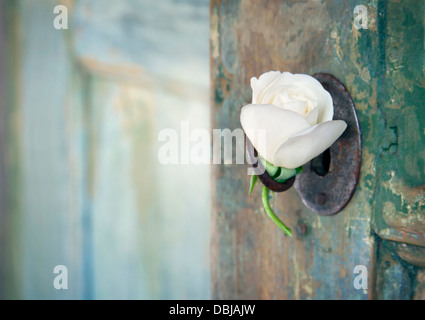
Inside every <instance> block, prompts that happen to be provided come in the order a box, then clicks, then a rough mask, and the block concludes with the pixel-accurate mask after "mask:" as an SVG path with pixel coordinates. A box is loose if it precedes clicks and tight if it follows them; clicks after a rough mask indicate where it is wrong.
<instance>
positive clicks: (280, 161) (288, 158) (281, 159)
mask: <svg viewBox="0 0 425 320" xmlns="http://www.w3.org/2000/svg"><path fill="white" fill-rule="evenodd" d="M346 128H347V124H346V123H345V121H342V120H334V121H327V122H323V123H320V124H318V125H315V126H313V127H310V128H307V129H305V130H303V131H301V132H298V133H297V134H294V135H293V136H291V137H290V138H289V139H287V140H286V141H284V142H283V143H282V144H281V145H280V146H279V147H278V148H277V149H276V153H275V155H274V158H273V164H274V165H275V166H279V167H284V168H288V169H295V168H297V167H299V166H302V165H304V164H305V163H307V162H309V161H310V160H311V159H313V158H315V157H317V156H318V155H319V154H321V153H322V152H323V151H325V150H326V149H327V148H329V147H330V146H331V145H332V144H333V143H334V142H335V141H336V140H337V139H338V138H339V136H340V135H341V134H342V133H343V132H344V130H345V129H346Z"/></svg>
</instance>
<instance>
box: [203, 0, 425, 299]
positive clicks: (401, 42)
mask: <svg viewBox="0 0 425 320" xmlns="http://www.w3.org/2000/svg"><path fill="white" fill-rule="evenodd" d="M357 4H358V3H357V2H356V1H290V0H288V1H219V0H216V1H212V2H211V61H212V63H211V76H212V87H211V94H212V102H211V104H212V126H213V128H230V129H235V128H239V127H240V123H239V114H240V109H241V107H242V106H243V105H244V104H247V103H249V102H250V100H251V89H250V86H249V79H250V78H251V77H252V76H257V77H258V76H259V75H260V74H262V73H263V72H266V71H269V70H280V71H290V72H295V73H308V74H314V73H316V72H328V73H331V74H333V75H335V76H336V77H337V78H338V79H340V80H341V81H342V82H343V83H345V85H346V86H347V88H348V90H349V91H350V93H351V95H352V97H353V100H354V103H355V105H356V109H357V113H358V117H359V121H360V127H361V130H362V142H363V149H362V167H361V173H360V180H359V185H358V187H357V190H356V192H355V194H354V196H353V198H352V199H351V201H350V203H349V204H348V206H347V207H345V208H344V210H343V211H342V212H340V213H338V214H337V215H336V216H332V217H319V216H317V215H315V214H313V213H312V212H310V211H309V210H308V209H306V208H305V207H304V206H303V205H302V204H301V201H300V199H298V196H297V194H296V193H295V192H294V190H290V191H288V192H285V193H284V194H278V195H276V197H275V200H274V203H273V206H274V207H275V208H276V211H277V213H278V215H279V216H280V217H281V218H282V219H283V220H284V221H285V222H286V223H287V224H288V225H289V226H290V227H291V228H292V229H293V230H294V231H295V237H294V238H293V239H289V238H287V237H285V236H284V235H283V233H282V232H281V231H280V230H279V229H278V228H276V226H275V225H274V224H273V223H272V222H271V221H269V220H268V219H267V217H265V214H264V211H263V209H262V206H261V200H260V195H259V191H258V190H255V191H254V193H253V195H252V196H250V197H249V196H248V192H247V190H248V188H249V177H248V176H247V174H246V167H244V166H240V165H233V166H215V167H214V168H213V169H212V175H213V186H212V201H213V213H212V221H213V231H212V232H213V236H212V241H213V242H212V261H213V264H212V288H213V297H214V298H225V299H226V298H242V299H243V298H248V299H250V298H254V299H257V298H264V299H367V298H391V297H400V298H412V297H415V296H420V293H418V292H419V291H418V292H416V293H415V290H416V288H420V285H418V286H414V285H411V284H412V283H414V282H415V281H418V283H421V281H423V280H420V279H422V278H423V277H422V278H421V277H419V274H420V273H417V274H418V276H416V273H415V274H412V273H409V272H410V271H409V272H407V271H406V272H404V271H403V270H404V269H403V267H402V264H405V265H406V264H407V265H408V270H414V271H415V272H416V271H418V270H421V269H420V267H418V263H419V264H420V263H421V262H420V261H419V262H418V261H417V259H418V258H420V256H418V255H417V252H418V251H408V252H405V254H404V257H405V258H408V257H410V263H416V266H414V265H411V264H410V263H407V262H406V261H405V260H403V259H401V258H400V257H399V255H398V254H397V252H396V249H392V250H393V251H392V252H393V254H395V256H396V257H398V258H397V259H396V260H395V261H396V263H395V265H396V267H395V268H396V269H397V268H398V269H397V270H398V271H397V270H396V271H397V272H396V271H394V272H393V273H391V272H389V273H388V276H386V277H387V278H386V279H387V280H386V281H381V280H380V279H381V278H380V277H381V276H382V275H383V274H384V273H385V270H386V269H388V268H389V267H388V266H387V264H386V263H385V258H383V257H384V255H382V254H380V252H382V250H381V249H380V248H381V247H382V246H380V245H379V246H377V245H376V243H377V241H378V242H379V243H381V241H382V240H380V238H379V237H376V236H375V233H374V230H375V231H376V232H377V233H378V235H380V236H384V237H385V238H389V239H394V240H398V241H406V242H409V243H415V244H418V245H421V244H422V242H421V237H422V235H423V234H422V227H421V226H422V223H421V221H422V218H423V214H424V208H423V205H422V204H423V203H422V202H423V194H424V193H423V190H422V189H423V186H422V184H423V182H424V179H423V178H422V174H423V168H422V160H421V157H422V152H423V143H422V142H421V141H422V139H423V132H422V131H423V128H424V125H423V123H422V122H423V121H422V120H423V119H424V118H423V113H421V108H422V107H421V106H422V101H423V96H422V92H423V68H422V62H423V50H424V49H423V20H422V19H423V4H422V3H420V4H419V3H418V2H414V1H408V3H405V2H403V1H389V2H388V4H387V1H370V2H369V3H368V5H367V8H368V29H367V30H362V29H360V30H357V29H355V28H354V26H353V19H354V15H353V10H354V7H355V6H356V5H357ZM413 39H415V41H411V40H413ZM409 61H411V63H410V62H409ZM400 115H402V116H400ZM401 122H402V123H401ZM394 139H395V141H393V140H394ZM400 139H402V140H400ZM401 142H402V144H403V147H401V146H398V152H397V149H394V147H396V148H397V145H400V143H401ZM400 148H403V150H402V149H400ZM391 170H393V172H395V174H393V175H394V178H393V179H391V175H390V176H388V173H391ZM387 176H388V178H386V177H387ZM385 181H387V182H385ZM389 183H390V184H391V183H392V186H395V184H397V187H395V188H390V187H389V185H388V184H389ZM387 185H388V186H387ZM409 208H410V209H409ZM409 210H410V211H409ZM407 211H409V212H410V216H409V217H410V219H409V218H408V217H407V216H406V217H405V218H402V216H403V217H404V216H405V215H406V213H407ZM404 212H406V213H404ZM383 217H384V218H385V219H384V218H383ZM372 218H373V220H374V221H375V222H374V223H373V224H372V225H371V219H372ZM403 219H404V220H403ZM382 221H387V223H388V226H387V225H384V224H383V223H381V222H382ZM391 221H393V222H394V223H393V224H391V223H390V222H391ZM372 226H373V228H374V230H372ZM306 230H307V231H306ZM415 239H416V240H415ZM412 252H413V253H412ZM399 253H400V254H401V256H403V254H402V252H400V251H399ZM382 259H384V260H382ZM415 259H416V260H415ZM408 260H409V259H408ZM356 265H365V266H366V267H367V268H368V270H369V275H370V276H369V288H368V290H365V291H363V290H356V289H355V288H354V286H353V279H354V277H355V275H354V274H353V268H354V267H355V266H356ZM382 266H383V267H382ZM418 272H419V271H418ZM383 283H386V285H383ZM415 283H416V282H415ZM397 290H404V291H403V292H398V293H397ZM417 290H419V289H417ZM415 294H416V295H415Z"/></svg>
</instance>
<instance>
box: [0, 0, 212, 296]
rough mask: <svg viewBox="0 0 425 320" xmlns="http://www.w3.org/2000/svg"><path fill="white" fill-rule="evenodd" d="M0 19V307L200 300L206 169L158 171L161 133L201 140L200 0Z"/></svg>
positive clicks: (104, 2) (88, 4)
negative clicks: (18, 302)
mask: <svg viewBox="0 0 425 320" xmlns="http://www.w3.org/2000/svg"><path fill="white" fill-rule="evenodd" d="M58 4H62V5H65V6H66V8H67V9H68V24H69V26H68V27H69V28H68V29H67V30H56V29H55V28H54V26H53V21H54V19H55V17H56V16H57V15H55V14H54V13H53V10H54V8H55V6H56V5H58ZM0 10H1V11H0V50H1V52H0V61H1V69H0V103H1V105H0V224H1V225H0V228H1V229H0V297H1V298H27V299H28V298H29V299H45V298H48V299H61V298H66V299H69V298H77V299H86V298H88V299H101V298H107V299H132V298H142V299H151V298H153V299H187V298H190V299H207V298H209V296H210V273H209V219H210V200H209V166H208V165H169V166H164V165H161V164H160V163H159V162H158V160H157V152H158V148H159V147H160V144H159V142H158V139H157V137H158V133H159V132H160V131H161V130H162V129H165V128H172V129H175V130H176V131H177V133H178V134H180V124H181V121H182V120H187V121H189V122H190V126H191V129H197V128H202V129H207V130H209V107H208V103H209V98H208V96H209V3H208V1H198V0H184V1H183V0H182V1H180V0H161V1H154V0H153V1H152V0H124V1H115V0H69V1H59V0H58V1H54V0H36V1H34V0H1V1H0ZM56 265H64V266H66V267H67V269H68V277H69V279H68V287H69V289H68V290H56V289H55V288H54V287H53V280H54V278H55V276H56V275H55V274H54V273H53V269H54V267H55V266H56Z"/></svg>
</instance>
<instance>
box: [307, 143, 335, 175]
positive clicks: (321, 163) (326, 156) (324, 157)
mask: <svg viewBox="0 0 425 320" xmlns="http://www.w3.org/2000/svg"><path fill="white" fill-rule="evenodd" d="M330 166H331V152H330V149H326V150H325V151H324V152H323V153H322V154H320V155H319V156H317V157H316V158H314V159H313V160H311V170H313V171H314V172H315V173H316V174H317V175H319V176H321V177H324V176H326V175H327V174H328V173H329V168H330Z"/></svg>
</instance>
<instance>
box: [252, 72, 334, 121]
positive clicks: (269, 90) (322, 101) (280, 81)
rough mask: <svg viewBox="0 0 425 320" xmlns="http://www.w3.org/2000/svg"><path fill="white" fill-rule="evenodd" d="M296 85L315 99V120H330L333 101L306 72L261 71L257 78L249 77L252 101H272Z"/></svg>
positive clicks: (310, 97)
mask: <svg viewBox="0 0 425 320" xmlns="http://www.w3.org/2000/svg"><path fill="white" fill-rule="evenodd" d="M294 86H295V87H298V88H300V90H302V92H303V93H304V95H305V96H306V97H308V98H309V99H311V100H312V101H313V100H314V101H317V103H318V108H319V115H318V119H317V122H318V123H320V122H325V121H331V120H332V118H333V101H332V97H331V95H330V94H329V92H328V91H326V90H325V89H324V88H323V86H322V85H321V83H320V82H319V81H318V80H317V79H315V78H314V77H312V76H310V75H307V74H292V73H290V72H283V73H280V72H279V71H270V72H266V73H263V74H262V75H261V76H260V78H259V79H257V78H255V77H254V78H252V79H251V88H252V91H253V92H252V101H253V103H259V104H261V103H263V104H266V103H272V101H273V100H275V97H276V95H278V94H279V93H280V92H285V90H287V89H288V87H294Z"/></svg>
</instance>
